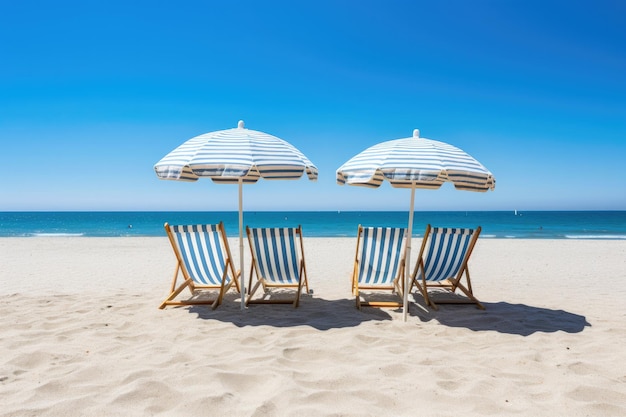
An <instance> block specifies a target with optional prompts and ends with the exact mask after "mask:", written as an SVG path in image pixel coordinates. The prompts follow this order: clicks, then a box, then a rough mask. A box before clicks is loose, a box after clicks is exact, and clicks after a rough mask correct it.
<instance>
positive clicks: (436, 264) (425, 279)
mask: <svg viewBox="0 0 626 417" xmlns="http://www.w3.org/2000/svg"><path fill="white" fill-rule="evenodd" d="M480 231H481V228H480V226H479V227H477V228H476V229H475V230H474V229H458V228H448V227H431V226H430V225H428V226H426V232H425V233H424V239H423V240H422V247H421V249H420V254H419V256H418V258H417V263H416V265H415V269H414V270H413V273H412V275H411V289H413V286H414V285H415V286H416V287H417V288H418V289H419V290H420V292H421V293H422V296H423V297H424V300H425V301H426V305H430V306H432V307H433V308H434V309H435V310H436V309H437V305H436V304H435V303H434V302H433V300H432V298H431V297H430V296H429V295H428V289H429V288H437V289H443V290H444V291H446V292H450V293H454V292H455V291H456V290H457V288H458V289H459V290H460V291H461V292H462V293H463V294H465V295H466V296H467V298H466V297H454V298H450V299H442V300H438V301H437V303H439V304H476V305H477V306H478V308H481V309H483V310H484V308H485V307H484V306H483V305H482V304H481V303H480V302H479V301H478V300H477V299H476V297H474V293H473V291H472V282H471V280H470V273H469V269H468V267H467V262H468V260H469V258H470V256H471V254H472V250H473V249H474V245H475V244H476V241H477V240H478V236H479V235H480ZM463 276H465V282H466V286H465V285H463V284H462V283H461V279H462V278H463ZM420 282H421V284H420Z"/></svg>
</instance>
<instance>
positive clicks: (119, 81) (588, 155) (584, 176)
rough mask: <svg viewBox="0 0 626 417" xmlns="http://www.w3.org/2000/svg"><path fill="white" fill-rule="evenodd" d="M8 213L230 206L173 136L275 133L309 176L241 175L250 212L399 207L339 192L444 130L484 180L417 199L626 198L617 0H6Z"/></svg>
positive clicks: (380, 192) (3, 75) (230, 199)
mask: <svg viewBox="0 0 626 417" xmlns="http://www.w3.org/2000/svg"><path fill="white" fill-rule="evenodd" d="M0 6H1V7H0V143H1V144H2V150H1V151H0V162H1V166H2V176H1V177H0V210H1V211H6V210H236V209H237V187H236V186H229V185H217V184H214V183H213V182H212V181H210V180H200V181H198V182H195V183H182V182H173V181H162V180H158V179H157V178H156V175H155V174H154V171H153V165H154V164H155V163H156V162H157V161H158V160H159V159H161V157H163V156H164V155H165V154H166V153H168V152H169V151H171V150H172V149H173V148H175V147H176V146H178V145H179V144H181V143H182V142H183V141H185V140H187V139H189V138H191V137H193V136H196V135H199V134H202V133H206V132H209V131H213V130H221V129H227V128H231V127H236V125H237V121H238V120H239V119H243V120H245V122H246V127H248V128H250V129H255V130H261V131H264V132H267V133H270V134H273V135H275V136H278V137H281V138H283V139H285V140H287V141H289V142H291V143H292V144H293V145H295V146H296V147H297V148H299V149H300V150H301V151H302V152H304V153H305V154H306V155H307V156H308V157H309V159H311V160H312V161H313V162H314V163H315V164H316V165H317V166H318V168H319V171H320V175H319V179H318V181H317V182H310V181H308V180H304V179H302V180H299V181H274V182H270V181H264V180H261V181H259V183H257V184H255V185H249V186H245V187H244V208H245V209H246V210H283V209H284V210H351V209H355V210H379V209H390V210H405V209H407V208H408V204H409V191H407V190H400V189H393V188H391V187H390V186H389V185H388V184H384V185H383V186H382V187H381V188H379V189H364V188H359V187H350V186H339V185H336V183H335V170H336V169H337V168H338V167H339V166H340V165H341V164H343V163H344V162H345V161H346V160H348V159H349V158H350V157H352V156H353V155H354V154H356V153H358V152H360V151H361V150H363V149H365V148H367V147H369V146H371V145H374V144H375V143H378V142H381V141H385V140H390V139H397V138H402V137H408V136H411V134H412V131H413V129H415V128H419V129H420V131H421V136H422V137H427V138H431V139H436V140H441V141H445V142H448V143H451V144H453V145H455V146H457V147H460V148H461V149H464V150H465V151H467V152H468V153H470V154H472V155H473V156H474V157H476V159H478V160H480V161H481V162H482V163H483V164H484V165H485V166H486V167H487V168H488V169H489V170H491V171H492V172H493V174H494V175H495V177H496V180H497V184H496V190H495V191H494V192H488V193H484V194H483V193H469V192H461V191H455V190H454V189H453V187H452V186H450V185H449V184H447V185H445V186H444V187H442V189H440V190H436V191H433V190H418V191H417V193H416V209H417V210H513V209H518V210H541V209H547V210H552V209H555V210H563V209H572V210H575V209H583V210H586V209H618V210H626V186H625V185H624V183H625V182H624V179H625V178H626V2H625V1H622V0H589V1H575V0H572V1H550V0H542V1H535V0H519V1H515V0H491V1H484V0H476V1H465V0H458V1H453V0H443V1H411V0H406V1H396V0H385V1H382V0H381V1H369V0H364V1H357V0H354V1H341V0H334V1H326V0H315V1H265V2H260V1H219V2H217V1H208V0H205V1H183V0H177V1H157V0H152V1H105V0H102V1H89V0H83V1H75V2H68V1H63V0H59V1H29V0H24V1H13V0H0Z"/></svg>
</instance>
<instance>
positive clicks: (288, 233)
mask: <svg viewBox="0 0 626 417" xmlns="http://www.w3.org/2000/svg"><path fill="white" fill-rule="evenodd" d="M246 234H247V236H248V243H249V245H250V253H251V255H252V264H251V265H250V278H249V281H248V288H249V289H250V290H249V295H248V298H247V299H246V305H248V304H292V305H293V306H294V308H296V307H298V305H299V303H300V296H301V294H302V286H303V285H304V287H305V288H306V292H307V294H308V293H309V281H308V278H307V272H306V261H305V258H304V244H303V238H302V227H301V226H300V225H298V227H271V228H270V227H266V228H250V227H248V226H246ZM253 276H256V278H257V282H256V283H255V285H254V287H252V278H253ZM259 287H263V293H264V294H263V297H262V298H255V299H253V298H252V297H253V296H254V294H255V292H256V291H257V290H258V289H259ZM275 288H283V289H285V288H293V289H295V295H294V298H293V299H285V298H277V299H272V298H271V297H272V291H271V290H272V289H275Z"/></svg>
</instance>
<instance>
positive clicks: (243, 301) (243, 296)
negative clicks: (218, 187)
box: [238, 178, 246, 310]
mask: <svg viewBox="0 0 626 417" xmlns="http://www.w3.org/2000/svg"><path fill="white" fill-rule="evenodd" d="M238 182H239V271H240V272H239V280H240V281H241V287H240V288H241V309H242V310H245V309H246V280H245V277H244V273H243V179H241V178H239V181H238Z"/></svg>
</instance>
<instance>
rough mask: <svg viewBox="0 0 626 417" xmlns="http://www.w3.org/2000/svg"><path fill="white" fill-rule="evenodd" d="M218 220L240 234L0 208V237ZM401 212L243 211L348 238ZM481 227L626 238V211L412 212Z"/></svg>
mask: <svg viewBox="0 0 626 417" xmlns="http://www.w3.org/2000/svg"><path fill="white" fill-rule="evenodd" d="M219 221H223V222H224V224H225V226H226V232H227V234H228V235H229V236H233V237H234V236H237V235H238V233H239V223H238V213H237V212H152V211H149V212H139V211H131V212H0V237H29V236H85V237H123V236H165V231H164V230H163V224H164V223H165V222H169V223H170V224H202V223H217V222H219ZM407 222H408V213H407V212H402V211H385V212H380V211H349V212H343V211H342V212H336V211H334V212H331V211H315V212H307V211H296V212H265V211H258V212H257V211H253V212H246V213H244V224H245V225H249V226H251V227H264V226H272V227H275V226H297V225H301V226H302V229H303V232H304V235H305V236H307V237H351V236H355V235H356V229H357V226H358V225H359V224H362V225H364V226H393V227H406V226H407ZM428 223H430V224H432V225H434V226H448V227H472V228H474V227H476V226H482V228H483V231H482V234H481V236H482V237H483V238H524V239H620V240H626V211H528V212H519V213H515V212H513V211H489V212H487V211H468V212H465V211H462V212H461V211H443V212H440V211H426V212H421V211H417V212H415V214H414V223H413V231H414V235H415V236H421V235H422V234H423V233H424V229H425V227H426V224H428Z"/></svg>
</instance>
